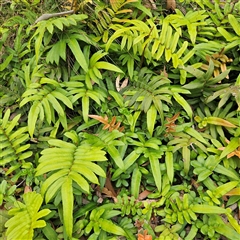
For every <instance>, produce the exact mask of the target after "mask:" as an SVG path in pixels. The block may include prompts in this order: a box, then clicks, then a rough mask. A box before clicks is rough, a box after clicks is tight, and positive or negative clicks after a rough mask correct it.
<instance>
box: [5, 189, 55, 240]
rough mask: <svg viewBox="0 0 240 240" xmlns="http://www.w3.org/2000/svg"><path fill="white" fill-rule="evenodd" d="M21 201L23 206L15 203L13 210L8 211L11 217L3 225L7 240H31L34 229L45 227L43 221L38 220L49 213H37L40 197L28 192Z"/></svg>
mask: <svg viewBox="0 0 240 240" xmlns="http://www.w3.org/2000/svg"><path fill="white" fill-rule="evenodd" d="M23 201H24V204H23V203H21V202H17V201H16V202H15V203H14V206H15V208H12V209H11V210H9V211H8V214H9V215H13V217H12V218H10V219H9V220H8V221H7V222H6V224H5V226H6V227H7V232H6V235H7V239H9V240H15V239H25V240H32V239H33V234H34V229H35V228H43V227H45V226H46V223H45V221H44V220H39V219H40V218H42V217H44V216H46V215H48V214H49V213H50V212H51V211H50V210H49V209H44V210H41V211H39V209H40V207H41V205H42V202H43V198H42V197H41V195H40V194H39V193H36V192H28V193H25V194H24V195H23Z"/></svg>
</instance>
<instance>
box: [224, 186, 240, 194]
mask: <svg viewBox="0 0 240 240" xmlns="http://www.w3.org/2000/svg"><path fill="white" fill-rule="evenodd" d="M224 196H240V187H236V188H234V189H232V190H231V191H229V192H227V193H226V194H224Z"/></svg>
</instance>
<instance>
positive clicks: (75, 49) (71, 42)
mask: <svg viewBox="0 0 240 240" xmlns="http://www.w3.org/2000/svg"><path fill="white" fill-rule="evenodd" d="M67 43H68V46H69V48H70V49H71V51H72V53H73V55H74V57H75V58H76V60H77V62H78V63H79V65H80V66H81V67H82V69H83V70H84V71H85V73H87V72H88V64H87V61H86V59H85V56H84V54H83V52H82V50H81V48H80V46H79V43H78V41H77V40H76V39H75V38H69V39H68V41H67Z"/></svg>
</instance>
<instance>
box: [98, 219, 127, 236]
mask: <svg viewBox="0 0 240 240" xmlns="http://www.w3.org/2000/svg"><path fill="white" fill-rule="evenodd" d="M100 224H101V228H102V230H104V231H106V232H109V233H113V234H115V235H119V236H126V232H125V231H124V230H123V229H122V228H121V227H119V226H117V225H115V224H114V223H113V222H112V221H110V220H107V219H101V222H100Z"/></svg>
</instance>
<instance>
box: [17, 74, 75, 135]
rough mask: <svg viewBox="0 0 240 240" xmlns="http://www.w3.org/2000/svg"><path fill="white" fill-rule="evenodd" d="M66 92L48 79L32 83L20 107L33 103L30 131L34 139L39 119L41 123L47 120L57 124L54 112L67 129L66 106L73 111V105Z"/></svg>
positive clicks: (23, 96) (24, 94) (29, 121)
mask: <svg viewBox="0 0 240 240" xmlns="http://www.w3.org/2000/svg"><path fill="white" fill-rule="evenodd" d="M67 96H68V93H67V91H66V90H64V89H63V88H61V86H60V84H59V83H58V82H57V81H55V80H53V79H48V78H42V79H41V80H40V83H32V84H30V86H29V89H27V90H26V91H25V92H24V93H23V95H22V98H23V99H22V101H21V102H20V107H23V106H24V105H25V104H27V103H32V106H31V108H30V111H29V114H28V130H29V134H30V136H31V137H32V138H33V135H34V130H35V125H36V122H37V119H38V118H40V119H41V121H43V120H44V119H46V121H47V122H48V124H51V122H53V123H55V121H54V119H55V117H54V112H56V113H57V114H58V116H59V120H60V122H61V123H62V125H63V127H64V128H65V129H67V125H66V115H65V106H67V107H68V108H70V109H72V108H73V106H72V103H71V101H70V100H69V98H68V97H67Z"/></svg>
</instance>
